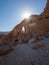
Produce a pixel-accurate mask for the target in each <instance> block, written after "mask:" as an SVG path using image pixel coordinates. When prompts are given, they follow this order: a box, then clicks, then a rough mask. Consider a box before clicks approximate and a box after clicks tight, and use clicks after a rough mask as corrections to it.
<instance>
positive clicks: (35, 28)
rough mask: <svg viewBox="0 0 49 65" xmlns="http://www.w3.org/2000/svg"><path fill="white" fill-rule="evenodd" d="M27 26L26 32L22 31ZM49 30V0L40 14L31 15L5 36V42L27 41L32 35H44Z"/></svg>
mask: <svg viewBox="0 0 49 65" xmlns="http://www.w3.org/2000/svg"><path fill="white" fill-rule="evenodd" d="M22 27H25V32H23V31H22ZM47 32H49V0H47V4H46V8H44V11H43V12H42V13H41V14H40V15H31V16H30V17H29V19H24V20H23V21H22V22H21V23H20V24H18V25H17V26H15V28H14V29H13V30H12V31H11V32H10V33H9V34H8V35H7V36H6V37H5V42H6V43H9V44H11V45H12V44H18V43H22V42H27V41H28V40H30V39H31V38H32V37H37V35H43V34H46V33H47Z"/></svg>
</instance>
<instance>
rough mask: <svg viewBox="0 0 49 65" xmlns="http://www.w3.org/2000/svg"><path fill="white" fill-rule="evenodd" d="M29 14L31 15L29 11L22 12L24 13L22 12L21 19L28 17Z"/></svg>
mask: <svg viewBox="0 0 49 65" xmlns="http://www.w3.org/2000/svg"><path fill="white" fill-rule="evenodd" d="M30 15H31V13H30V12H24V13H23V14H22V18H23V19H25V18H29V16H30Z"/></svg>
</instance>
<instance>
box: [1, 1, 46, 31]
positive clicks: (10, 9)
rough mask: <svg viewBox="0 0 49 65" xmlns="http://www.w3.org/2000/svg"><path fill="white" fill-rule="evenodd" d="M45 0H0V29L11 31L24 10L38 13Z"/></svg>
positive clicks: (41, 9) (18, 21)
mask: <svg viewBox="0 0 49 65" xmlns="http://www.w3.org/2000/svg"><path fill="white" fill-rule="evenodd" d="M46 2H47V0H0V31H11V30H12V29H13V28H14V27H15V26H16V25H17V24H19V23H20V22H21V21H22V20H23V18H22V13H23V12H24V11H25V12H26V11H29V12H31V14H33V15H34V14H38V15H39V14H40V13H41V12H42V11H43V8H44V7H45V6H46V5H45V4H46Z"/></svg>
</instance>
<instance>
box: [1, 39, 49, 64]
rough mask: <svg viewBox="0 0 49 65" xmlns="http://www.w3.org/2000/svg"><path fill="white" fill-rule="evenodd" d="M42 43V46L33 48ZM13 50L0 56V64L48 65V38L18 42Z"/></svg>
mask: <svg viewBox="0 0 49 65" xmlns="http://www.w3.org/2000/svg"><path fill="white" fill-rule="evenodd" d="M39 44H40V45H42V44H44V45H45V46H44V47H39V48H34V47H36V46H38V45H39ZM13 49H14V50H13V51H12V52H10V53H9V54H7V55H5V56H0V65H49V38H45V39H44V40H40V41H38V42H36V43H30V44H29V43H26V44H19V45H16V46H14V47H13Z"/></svg>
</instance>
